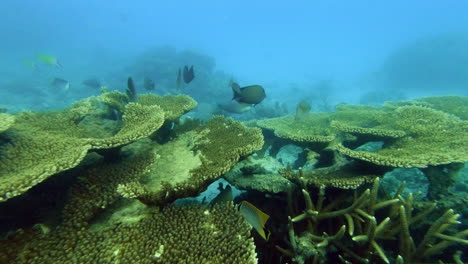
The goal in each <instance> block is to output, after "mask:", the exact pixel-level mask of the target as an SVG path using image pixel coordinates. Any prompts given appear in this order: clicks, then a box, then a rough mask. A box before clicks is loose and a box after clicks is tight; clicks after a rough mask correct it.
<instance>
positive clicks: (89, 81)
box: [82, 78, 102, 89]
mask: <svg viewBox="0 0 468 264" xmlns="http://www.w3.org/2000/svg"><path fill="white" fill-rule="evenodd" d="M82 83H83V84H84V85H86V86H88V87H91V88H94V89H99V88H101V87H102V83H101V81H99V79H97V78H91V79H87V80H84V81H83V82H82Z"/></svg>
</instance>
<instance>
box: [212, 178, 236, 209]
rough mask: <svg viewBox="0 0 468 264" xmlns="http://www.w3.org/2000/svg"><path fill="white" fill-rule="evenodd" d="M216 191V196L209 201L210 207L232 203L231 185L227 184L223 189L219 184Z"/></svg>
mask: <svg viewBox="0 0 468 264" xmlns="http://www.w3.org/2000/svg"><path fill="white" fill-rule="evenodd" d="M218 190H219V193H218V195H216V197H215V198H213V200H211V202H210V205H215V204H218V203H224V202H231V201H232V199H233V197H232V188H231V185H229V184H227V185H226V187H224V188H223V184H222V183H219V186H218Z"/></svg>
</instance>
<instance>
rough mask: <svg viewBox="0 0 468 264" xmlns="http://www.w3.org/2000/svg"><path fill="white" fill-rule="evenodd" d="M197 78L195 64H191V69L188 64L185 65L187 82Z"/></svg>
mask: <svg viewBox="0 0 468 264" xmlns="http://www.w3.org/2000/svg"><path fill="white" fill-rule="evenodd" d="M194 78H195V75H194V73H193V66H190V69H189V68H188V67H187V65H185V66H184V82H185V83H187V84H188V83H190V82H191V81H192V80H193V79H194Z"/></svg>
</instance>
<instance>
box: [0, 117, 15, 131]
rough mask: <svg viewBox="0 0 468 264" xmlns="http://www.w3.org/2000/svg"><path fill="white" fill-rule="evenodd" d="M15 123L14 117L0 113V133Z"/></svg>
mask: <svg viewBox="0 0 468 264" xmlns="http://www.w3.org/2000/svg"><path fill="white" fill-rule="evenodd" d="M14 123H15V117H14V116H13V115H10V114H5V113H0V133H2V132H4V131H6V130H7V129H9V128H10V127H11V126H12V125H13V124H14Z"/></svg>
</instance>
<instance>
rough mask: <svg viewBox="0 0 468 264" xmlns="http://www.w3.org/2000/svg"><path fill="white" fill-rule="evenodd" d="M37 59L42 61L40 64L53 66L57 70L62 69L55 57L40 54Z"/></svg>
mask: <svg viewBox="0 0 468 264" xmlns="http://www.w3.org/2000/svg"><path fill="white" fill-rule="evenodd" d="M37 58H38V59H39V60H40V61H42V63H44V64H47V65H50V66H54V67H57V68H62V65H61V64H60V63H59V61H58V60H57V58H56V57H54V56H51V55H47V54H40V55H38V56H37Z"/></svg>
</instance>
